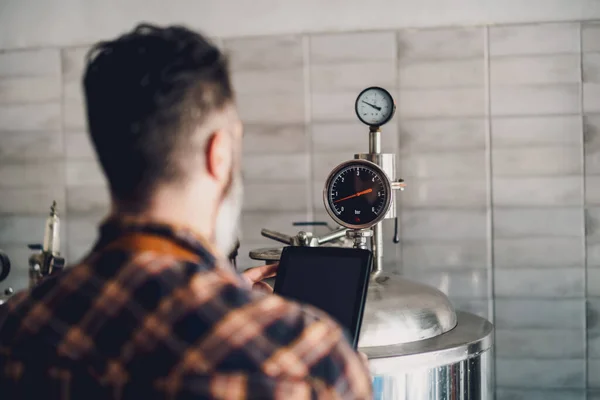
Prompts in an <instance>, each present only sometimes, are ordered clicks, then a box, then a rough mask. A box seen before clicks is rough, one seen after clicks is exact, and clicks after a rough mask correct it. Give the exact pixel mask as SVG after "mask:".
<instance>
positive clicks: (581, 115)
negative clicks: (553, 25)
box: [578, 22, 589, 400]
mask: <svg viewBox="0 0 600 400" xmlns="http://www.w3.org/2000/svg"><path fill="white" fill-rule="evenodd" d="M578 27H579V32H578V33H579V122H580V124H581V125H580V129H581V153H580V154H581V172H582V173H581V180H582V184H581V189H582V193H581V195H582V196H581V205H582V206H581V211H582V214H583V215H582V217H583V227H582V228H583V229H582V230H583V232H582V235H583V243H582V244H583V248H582V252H583V311H584V312H583V359H584V362H583V379H584V382H583V387H584V388H585V390H584V391H583V398H584V399H585V400H587V398H588V389H589V388H588V375H589V371H588V322H587V287H588V261H587V259H588V254H587V232H586V231H587V228H586V225H587V224H586V200H585V197H586V179H585V176H586V168H585V123H584V111H583V107H584V104H583V23H582V22H580V23H579V24H578Z"/></svg>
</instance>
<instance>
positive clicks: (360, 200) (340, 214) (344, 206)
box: [324, 160, 391, 229]
mask: <svg viewBox="0 0 600 400" xmlns="http://www.w3.org/2000/svg"><path fill="white" fill-rule="evenodd" d="M390 192H391V190H390V183H389V180H388V179H387V176H386V175H385V173H384V172H383V171H382V170H381V169H380V168H379V167H378V166H377V165H375V164H373V163H371V162H369V161H362V160H360V161H359V160H355V161H350V162H347V163H344V164H342V165H340V166H339V167H337V168H336V169H335V170H334V171H333V172H332V174H331V175H330V177H329V179H328V180H327V184H326V186H325V191H324V197H325V198H324V200H325V207H326V209H327V211H328V212H329V214H330V216H331V217H332V218H333V219H334V220H335V221H336V222H337V223H339V224H340V225H342V226H345V227H347V228H352V229H363V228H368V227H370V226H372V225H375V224H376V223H377V222H379V221H381V220H382V219H383V217H384V216H385V214H386V213H387V211H388V208H389V205H390Z"/></svg>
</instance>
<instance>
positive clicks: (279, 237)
mask: <svg viewBox="0 0 600 400" xmlns="http://www.w3.org/2000/svg"><path fill="white" fill-rule="evenodd" d="M260 234H261V235H263V236H264V237H266V238H269V239H273V240H276V241H278V242H281V243H284V244H292V237H291V236H288V235H284V234H283V233H279V232H275V231H271V230H269V229H263V230H261V231H260Z"/></svg>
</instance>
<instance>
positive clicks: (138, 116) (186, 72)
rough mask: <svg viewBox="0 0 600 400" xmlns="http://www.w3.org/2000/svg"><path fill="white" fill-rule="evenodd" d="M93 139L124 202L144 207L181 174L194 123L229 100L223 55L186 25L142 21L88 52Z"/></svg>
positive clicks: (87, 80) (87, 81) (86, 84)
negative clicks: (157, 190) (161, 24)
mask: <svg viewBox="0 0 600 400" xmlns="http://www.w3.org/2000/svg"><path fill="white" fill-rule="evenodd" d="M83 84H84V91H85V99H86V103H87V116H88V124H89V131H90V136H91V139H92V142H93V144H94V147H95V149H96V152H97V155H98V159H99V161H100V164H101V165H102V168H103V170H104V173H105V175H106V178H107V179H108V183H109V186H110V189H111V192H112V195H113V197H114V198H115V200H117V201H118V202H119V203H120V205H121V206H122V207H125V208H129V209H131V210H140V209H143V207H145V206H147V205H148V204H147V201H148V200H149V199H150V196H151V194H152V192H153V190H154V189H155V188H156V186H157V185H160V184H161V183H173V182H177V181H180V180H183V179H185V178H186V175H185V170H184V168H183V166H184V165H185V161H186V156H188V155H190V153H191V152H202V151H203V149H201V148H200V149H199V148H198V147H197V146H196V147H194V148H192V135H193V134H194V132H195V130H196V128H197V127H198V126H200V125H201V124H202V123H203V122H205V121H206V120H207V118H209V117H210V116H211V113H213V112H215V111H217V110H220V109H223V108H224V107H225V106H227V105H228V104H229V103H231V102H232V101H233V90H232V87H231V81H230V77H229V70H228V66H227V60H226V58H225V57H224V55H223V54H222V53H221V51H220V50H219V49H218V48H217V47H216V46H214V45H213V44H212V43H210V41H208V40H207V39H206V38H204V37H203V36H202V35H200V34H198V33H196V32H193V31H191V30H189V29H186V28H183V27H179V26H171V27H166V28H161V27H156V26H151V25H147V24H142V25H139V26H138V27H136V28H135V29H134V30H133V31H132V32H129V33H127V34H125V35H123V36H120V37H119V38H117V39H116V40H112V41H107V42H101V43H98V44H96V45H95V46H94V47H93V48H92V49H91V50H90V51H89V53H88V55H87V68H86V71H85V75H84V80H83Z"/></svg>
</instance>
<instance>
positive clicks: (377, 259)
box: [369, 127, 383, 276]
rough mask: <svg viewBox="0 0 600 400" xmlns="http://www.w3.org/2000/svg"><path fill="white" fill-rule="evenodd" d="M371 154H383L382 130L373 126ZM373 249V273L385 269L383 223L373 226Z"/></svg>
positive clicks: (378, 272)
mask: <svg viewBox="0 0 600 400" xmlns="http://www.w3.org/2000/svg"><path fill="white" fill-rule="evenodd" d="M369 154H381V130H380V129H379V128H374V127H372V128H371V129H370V130H369ZM371 251H372V252H373V271H372V273H373V275H375V276H376V275H379V274H380V273H381V272H382V271H383V224H382V222H379V223H377V224H376V225H375V226H374V227H373V237H372V238H371Z"/></svg>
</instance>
